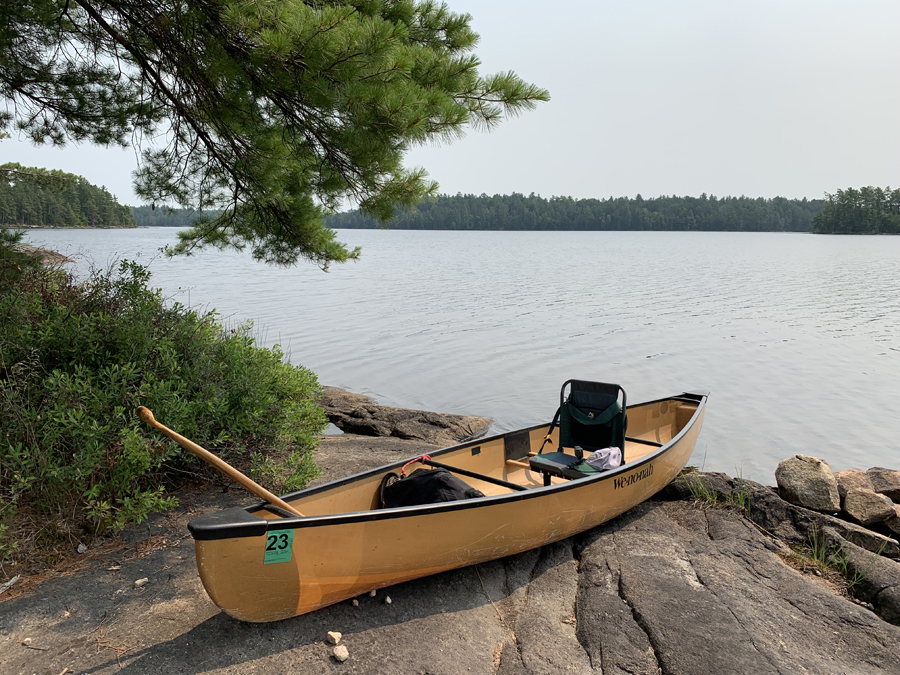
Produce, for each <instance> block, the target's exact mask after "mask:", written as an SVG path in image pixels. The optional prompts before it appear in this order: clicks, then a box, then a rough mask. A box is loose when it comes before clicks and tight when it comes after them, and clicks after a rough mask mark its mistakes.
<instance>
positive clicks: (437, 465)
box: [421, 459, 528, 490]
mask: <svg viewBox="0 0 900 675" xmlns="http://www.w3.org/2000/svg"><path fill="white" fill-rule="evenodd" d="M421 462H422V464H425V465H427V466H433V467H435V468H437V469H447V471H450V472H451V473H458V474H459V475H460V476H468V477H469V478H477V479H478V480H483V481H484V482H485V483H492V484H494V485H500V486H501V487H505V488H509V489H510V490H527V489H528V488H527V487H525V486H524V485H519V484H518V483H510V482H509V481H508V480H501V479H500V478H494V477H493V476H487V475H485V474H483V473H477V472H475V471H469V470H468V469H461V468H460V467H458V466H450V465H449V464H443V463H442V462H435V461H434V460H433V459H422V460H421Z"/></svg>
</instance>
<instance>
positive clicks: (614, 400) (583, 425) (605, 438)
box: [528, 380, 628, 485]
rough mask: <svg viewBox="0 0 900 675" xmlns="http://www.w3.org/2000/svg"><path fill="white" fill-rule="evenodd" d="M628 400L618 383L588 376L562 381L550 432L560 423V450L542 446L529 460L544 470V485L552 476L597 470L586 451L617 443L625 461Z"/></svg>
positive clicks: (575, 475) (533, 466) (534, 467)
mask: <svg viewBox="0 0 900 675" xmlns="http://www.w3.org/2000/svg"><path fill="white" fill-rule="evenodd" d="M567 389H568V396H567V395H566V391H567ZM620 394H621V400H622V402H621V403H619V395H620ZM626 402H627V401H626V396H625V390H624V389H622V387H620V386H619V385H617V384H607V383H605V382H588V381H586V380H568V381H566V382H565V383H563V386H562V388H561V389H560V392H559V409H558V410H557V411H556V415H554V417H553V422H552V423H551V425H550V429H549V431H548V432H547V439H549V438H550V434H552V433H553V429H554V427H555V426H556V425H557V423H558V424H559V450H558V451H557V452H546V453H545V452H543V449H544V446H541V449H540V450H538V454H537V455H535V456H534V457H531V458H530V459H529V461H528V463H529V465H530V466H531V469H532V470H533V471H539V472H540V473H541V474H543V476H544V485H549V484H550V477H551V476H559V477H560V478H568V479H574V478H583V477H584V476H587V475H590V474H592V473H597V472H598V469H595V468H594V467H593V466H591V465H590V464H588V463H587V462H585V461H584V452H585V451H587V452H588V453H589V454H590V453H592V452H594V451H595V450H599V449H601V448H608V447H612V446H615V447H617V448H619V449H621V450H622V452H623V457H622V460H623V462H624V460H625V458H624V451H625V429H626V427H627V426H628V418H627V416H626V414H625V406H626ZM546 442H547V441H546V440H545V441H544V444H545V445H546ZM565 448H571V449H572V451H571V453H567V452H565V451H564V449H565Z"/></svg>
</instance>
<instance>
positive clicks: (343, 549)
mask: <svg viewBox="0 0 900 675" xmlns="http://www.w3.org/2000/svg"><path fill="white" fill-rule="evenodd" d="M706 400H707V393H706V392H687V393H683V394H679V395H677V396H672V397H669V398H664V399H658V400H654V401H649V402H646V403H640V404H637V405H629V406H627V408H626V412H627V418H628V425H627V436H626V437H625V447H624V463H623V464H622V465H621V466H620V467H619V468H617V469H613V470H609V471H602V472H598V473H592V474H586V475H585V476H584V477H581V478H577V479H574V480H570V479H568V478H564V477H558V476H547V475H546V474H542V473H540V472H537V471H535V470H533V469H532V464H530V462H529V459H530V458H531V457H532V456H533V455H534V454H535V453H536V452H537V451H538V450H539V449H541V448H542V446H543V444H544V439H545V437H546V436H548V432H551V433H550V434H549V435H550V437H551V438H550V443H551V444H552V445H553V446H554V447H553V449H554V450H555V449H556V448H555V444H556V443H557V442H558V434H559V430H558V429H553V428H552V427H551V425H550V424H548V423H545V424H539V425H536V426H532V427H528V428H525V429H519V430H516V431H511V432H508V433H503V434H499V435H496V436H491V437H489V438H482V439H477V440H473V441H469V442H466V443H461V444H459V445H454V446H452V447H448V448H445V449H442V450H436V451H435V452H433V453H431V454H430V459H428V456H423V457H419V458H409V459H407V460H405V461H401V462H397V463H395V464H391V465H387V466H383V467H380V468H378V469H374V470H370V471H365V472H363V473H359V474H356V475H353V476H350V477H348V478H343V479H340V480H337V481H334V482H331V483H327V484H325V485H321V486H318V487H314V488H309V489H305V490H301V491H299V492H295V493H292V494H289V495H285V496H283V497H282V499H283V500H284V501H285V502H287V503H288V504H289V505H290V506H292V507H294V508H295V509H296V510H297V511H299V512H301V513H302V514H304V515H303V517H298V516H295V515H292V514H290V513H288V512H286V511H284V510H281V509H278V508H277V507H273V506H272V505H270V504H265V503H258V504H254V505H252V506H248V507H243V508H241V507H237V508H230V509H225V510H222V511H219V512H215V513H211V514H207V515H204V516H201V517H199V518H196V519H195V520H193V521H191V522H190V523H189V525H188V527H189V529H190V532H191V534H192V535H193V537H194V540H195V545H196V555H197V568H198V570H199V574H200V578H201V580H202V582H203V586H204V587H205V589H206V591H207V593H208V594H209V596H210V598H212V600H213V602H215V604H216V605H218V606H219V607H220V608H222V609H223V610H224V611H225V612H226V613H228V614H230V615H231V616H233V617H235V618H237V619H240V620H242V621H249V622H263V621H276V620H279V619H285V618H288V617H293V616H297V615H300V614H305V613H307V612H311V611H313V610H316V609H319V608H321V607H325V606H327V605H331V604H334V603H336V602H340V601H342V600H346V599H349V598H353V597H355V596H358V595H362V594H364V593H366V592H368V591H372V590H375V589H380V588H384V587H387V586H391V585H394V584H397V583H400V582H404V581H409V580H411V579H417V578H419V577H424V576H427V575H430V574H436V573H438V572H443V571H446V570H451V569H454V568H458V567H464V566H466V565H474V564H478V563H483V562H486V561H489V560H495V559H497V558H501V557H504V556H509V555H514V554H516V553H520V552H522V551H527V550H529V549H533V548H536V547H539V546H544V545H545V544H550V543H552V542H555V541H559V540H561V539H565V538H566V537H570V536H572V535H575V534H578V533H579V532H583V531H585V530H588V529H590V528H592V527H596V526H597V525H600V524H601V523H604V522H606V521H608V520H610V519H611V518H614V517H616V516H618V515H619V514H621V513H623V512H624V511H627V510H628V509H630V508H632V507H633V506H635V505H637V504H639V503H641V502H643V501H645V500H646V499H648V498H649V497H651V496H653V495H654V494H655V493H656V492H658V491H659V490H660V489H662V488H663V487H664V486H665V485H667V484H668V483H669V482H670V481H671V480H672V479H674V478H675V477H676V476H677V475H678V474H679V472H680V471H681V470H682V469H683V468H684V466H685V464H686V463H687V461H688V459H689V458H690V456H691V453H692V452H693V450H694V446H695V444H696V441H697V436H698V434H699V433H700V428H701V426H702V424H703V416H704V413H705V409H706ZM410 462H412V466H410V467H409V470H410V471H411V470H413V469H416V468H423V467H425V466H432V467H433V466H447V467H452V469H453V471H454V473H455V475H458V476H459V477H460V478H462V479H463V480H464V481H465V482H466V483H468V484H469V485H470V486H471V487H473V488H476V489H477V490H480V491H481V492H482V493H484V496H483V497H478V498H474V499H464V500H460V501H451V502H443V503H439V504H425V505H420V506H406V507H398V508H380V506H381V500H380V488H381V484H382V479H383V478H384V477H385V475H386V474H388V473H390V472H394V473H397V472H399V471H400V469H401V467H403V466H404V465H405V464H408V463H410ZM545 482H547V483H549V484H548V485H545Z"/></svg>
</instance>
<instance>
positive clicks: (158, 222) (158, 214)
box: [131, 206, 219, 227]
mask: <svg viewBox="0 0 900 675" xmlns="http://www.w3.org/2000/svg"><path fill="white" fill-rule="evenodd" d="M131 210H132V212H133V213H134V220H135V222H137V225H138V227H191V226H192V225H193V224H194V223H195V222H196V220H197V219H198V218H199V217H200V212H199V211H195V210H194V209H170V208H168V207H166V206H157V207H156V208H153V207H152V206H133V207H131ZM203 215H204V216H207V217H211V218H214V217H215V216H217V215H219V211H204V212H203Z"/></svg>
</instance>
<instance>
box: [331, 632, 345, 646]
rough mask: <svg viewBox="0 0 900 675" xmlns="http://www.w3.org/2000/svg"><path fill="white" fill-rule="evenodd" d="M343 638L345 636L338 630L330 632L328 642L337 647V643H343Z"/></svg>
mask: <svg viewBox="0 0 900 675" xmlns="http://www.w3.org/2000/svg"><path fill="white" fill-rule="evenodd" d="M342 637H343V635H342V634H341V633H339V632H337V631H336V630H330V631H328V641H329V642H330V643H331V644H333V645H336V644H337V643H339V642H340V641H341V638H342Z"/></svg>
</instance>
